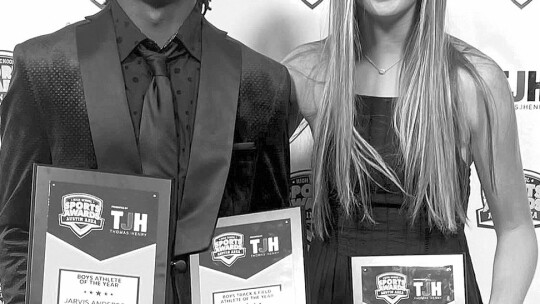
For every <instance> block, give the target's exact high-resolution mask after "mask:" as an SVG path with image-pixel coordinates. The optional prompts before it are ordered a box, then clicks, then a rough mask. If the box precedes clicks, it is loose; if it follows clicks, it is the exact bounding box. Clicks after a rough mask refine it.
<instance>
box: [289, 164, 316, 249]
mask: <svg viewBox="0 0 540 304" xmlns="http://www.w3.org/2000/svg"><path fill="white" fill-rule="evenodd" d="M312 189H313V187H312V186H311V170H302V171H296V172H293V173H292V174H291V196H290V203H291V206H295V207H296V206H302V207H304V210H305V211H306V230H307V241H308V244H309V243H310V242H311V239H312V238H313V231H312V229H311V223H312V221H313V219H312V215H313V192H312Z"/></svg>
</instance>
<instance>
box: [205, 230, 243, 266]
mask: <svg viewBox="0 0 540 304" xmlns="http://www.w3.org/2000/svg"><path fill="white" fill-rule="evenodd" d="M212 248H213V249H212V253H211V254H212V261H215V262H221V263H223V264H225V265H226V266H227V267H231V266H232V265H233V264H234V262H236V261H237V260H238V259H240V258H243V257H245V256H246V247H245V246H244V235H243V234H241V233H236V232H228V233H223V234H220V235H218V236H216V237H214V238H213V239H212Z"/></svg>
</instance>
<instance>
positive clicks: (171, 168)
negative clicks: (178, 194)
mask: <svg viewBox="0 0 540 304" xmlns="http://www.w3.org/2000/svg"><path fill="white" fill-rule="evenodd" d="M176 46H177V45H176V44H174V42H172V43H171V45H169V46H168V47H167V49H166V51H164V52H160V53H158V52H154V51H151V50H149V49H147V48H146V47H145V46H144V45H143V44H142V43H141V44H140V45H139V51H140V52H141V55H142V56H143V57H144V59H145V60H146V62H147V63H148V66H149V67H150V70H151V72H152V74H153V77H152V81H151V82H150V86H149V87H148V90H147V91H146V94H145V95H144V101H143V110H142V115H141V125H140V131H139V153H140V156H141V162H142V169H143V173H144V174H147V175H152V176H158V177H168V178H173V177H176V175H177V172H178V139H177V132H176V124H175V118H174V101H173V95H172V88H171V81H170V79H169V76H168V73H167V58H168V57H169V56H170V55H171V53H172V52H174V49H175V48H176Z"/></svg>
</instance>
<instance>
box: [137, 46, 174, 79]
mask: <svg viewBox="0 0 540 304" xmlns="http://www.w3.org/2000/svg"><path fill="white" fill-rule="evenodd" d="M175 49H176V43H174V42H171V43H169V45H168V46H167V47H166V48H165V49H162V50H160V51H153V50H150V49H148V48H147V47H146V46H145V45H144V43H141V44H139V51H140V52H141V55H142V56H143V58H144V60H145V61H146V63H147V64H148V66H149V67H150V70H151V72H152V75H154V76H165V77H168V73H167V60H168V59H169V57H170V55H171V54H172V52H174V50H175Z"/></svg>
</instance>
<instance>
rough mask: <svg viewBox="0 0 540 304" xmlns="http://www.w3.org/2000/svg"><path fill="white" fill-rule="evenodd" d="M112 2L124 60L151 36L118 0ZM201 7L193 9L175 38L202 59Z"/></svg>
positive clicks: (197, 57)
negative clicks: (132, 19)
mask: <svg viewBox="0 0 540 304" xmlns="http://www.w3.org/2000/svg"><path fill="white" fill-rule="evenodd" d="M111 2H112V3H111V12H112V17H113V24H114V30H115V33H116V42H117V44H118V52H119V54H120V61H124V59H126V58H127V57H128V56H129V54H130V53H131V52H132V51H133V50H134V49H135V48H136V47H137V46H138V45H139V43H141V42H142V41H144V40H146V39H149V38H148V37H146V35H144V34H143V33H142V32H141V31H140V30H139V28H138V27H137V26H136V25H135V24H134V23H133V21H131V19H129V17H128V16H127V14H126V13H125V12H124V10H123V9H122V8H121V7H120V5H119V4H118V3H117V2H116V1H111ZM199 9H200V7H199V6H198V5H195V8H194V9H193V11H191V13H190V14H189V16H188V17H187V18H186V20H185V21H184V23H183V24H182V26H180V28H179V29H178V32H177V33H176V36H175V39H178V40H179V41H180V45H182V46H184V48H185V49H186V50H187V51H188V52H189V53H190V54H191V55H192V56H193V57H195V58H196V59H197V60H199V61H200V60H201V49H202V47H201V40H202V14H201V12H200V10H199Z"/></svg>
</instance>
